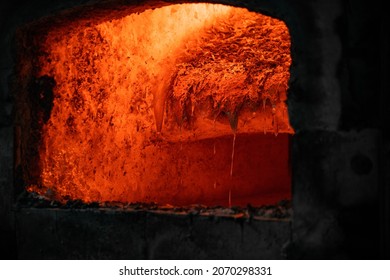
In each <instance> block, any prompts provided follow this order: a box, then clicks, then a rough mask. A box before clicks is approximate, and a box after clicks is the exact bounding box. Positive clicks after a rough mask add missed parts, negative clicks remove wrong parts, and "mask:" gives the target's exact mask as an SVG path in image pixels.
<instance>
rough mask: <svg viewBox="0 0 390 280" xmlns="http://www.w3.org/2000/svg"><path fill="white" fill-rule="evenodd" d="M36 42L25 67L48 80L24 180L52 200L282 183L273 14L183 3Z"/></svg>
mask: <svg viewBox="0 0 390 280" xmlns="http://www.w3.org/2000/svg"><path fill="white" fill-rule="evenodd" d="M69 30H71V31H69ZM37 45H38V46H37V49H39V51H38V52H37V53H38V60H37V62H36V64H35V65H34V67H35V68H36V72H35V74H34V75H35V77H36V78H37V79H38V78H41V77H50V78H52V79H53V80H54V81H55V86H54V87H53V95H54V99H53V106H52V108H51V111H50V118H49V119H48V120H47V121H45V122H43V125H42V128H41V141H40V147H39V159H38V160H39V162H38V164H39V169H40V175H39V178H27V179H26V181H27V182H29V183H30V186H29V188H28V190H29V191H35V192H38V193H40V194H41V195H45V196H48V197H49V196H50V198H51V199H57V200H60V201H66V200H69V199H81V200H82V201H84V202H91V201H120V202H137V201H142V202H158V203H170V204H176V205H184V204H191V203H203V204H216V203H219V204H222V205H226V204H229V206H230V205H231V204H232V203H233V204H235V203H236V204H244V205H246V204H247V203H249V202H251V201H248V197H249V198H251V197H254V194H256V195H258V197H260V198H259V201H261V203H263V202H269V201H273V199H272V198H270V199H269V201H267V195H266V194H271V193H278V194H279V193H282V194H289V192H290V177H289V176H290V175H289V171H288V170H289V167H288V163H287V159H288V135H287V134H293V129H292V128H291V126H290V125H289V120H288V114H287V107H286V103H285V101H286V99H287V88H288V86H287V84H288V80H289V67H290V64H291V57H290V37H289V33H288V29H287V27H286V25H285V24H284V23H283V22H282V21H280V20H277V19H274V18H271V17H268V16H264V15H261V14H257V13H253V12H249V11H247V10H246V9H241V8H233V7H229V6H223V5H211V4H181V5H171V6H165V7H161V8H157V9H147V10H145V11H143V12H140V13H132V14H129V15H127V16H124V17H119V18H113V19H110V20H106V21H99V22H96V23H94V22H92V23H90V24H80V25H79V26H77V22H76V23H75V24H74V25H72V28H70V29H69V28H67V27H57V28H53V29H52V30H49V31H48V32H47V34H46V35H45V36H44V38H43V39H42V40H41V41H40V42H39V44H37ZM263 131H264V132H273V133H274V134H275V135H277V134H279V135H278V136H277V137H275V136H274V135H272V136H271V135H270V136H268V135H267V136H264V135H262V133H263ZM236 134H238V136H237V143H236ZM232 135H234V140H233V147H232V146H231V136H232ZM232 148H233V150H232ZM234 150H236V151H234ZM252 157H256V158H252ZM233 159H234V176H233ZM229 172H230V176H229ZM259 173H261V174H260V175H259ZM230 177H232V178H230ZM227 192H228V193H229V199H228V202H227V200H226V193H227ZM239 192H241V193H242V195H241V196H242V200H239V199H238V197H236V196H237V193H239ZM233 194H234V197H232V195H233ZM238 196H239V195H238ZM287 196H288V195H287ZM279 198H281V197H280V196H278V199H279ZM283 198H284V197H283ZM249 200H250V199H249ZM274 200H275V199H274ZM245 201H246V202H245ZM257 202H258V201H253V203H257Z"/></svg>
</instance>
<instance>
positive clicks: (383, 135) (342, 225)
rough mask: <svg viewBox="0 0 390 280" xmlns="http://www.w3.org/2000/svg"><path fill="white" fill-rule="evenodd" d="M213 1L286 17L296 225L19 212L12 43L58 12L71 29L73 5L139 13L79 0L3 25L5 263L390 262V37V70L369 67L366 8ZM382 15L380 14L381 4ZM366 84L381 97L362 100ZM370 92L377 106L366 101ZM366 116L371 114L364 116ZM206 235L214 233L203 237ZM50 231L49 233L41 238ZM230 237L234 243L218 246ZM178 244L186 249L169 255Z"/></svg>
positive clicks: (86, 11)
mask: <svg viewBox="0 0 390 280" xmlns="http://www.w3.org/2000/svg"><path fill="white" fill-rule="evenodd" d="M210 2H213V3H223V4H230V5H234V6H241V7H246V8H248V9H249V10H252V11H258V12H262V13H266V14H270V15H272V16H275V17H277V18H280V19H282V20H283V21H284V22H285V23H286V24H287V26H288V27H289V29H290V34H291V39H292V58H293V64H292V67H291V71H290V72H291V78H290V88H289V93H288V106H289V114H290V120H291V123H292V126H293V127H294V129H295V130H296V132H297V134H296V135H295V136H294V138H293V140H292V142H293V149H292V168H293V169H292V172H293V177H292V186H293V187H292V188H293V210H294V216H293V219H292V220H291V221H289V220H288V221H282V220H277V221H269V220H267V221H264V220H262V221H247V220H243V219H232V218H217V217H212V218H210V217H198V216H193V215H179V216H177V215H172V216H171V215H161V214H159V213H153V212H148V211H138V212H137V211H136V212H131V213H127V212H125V211H110V210H106V209H81V210H52V209H33V208H15V207H14V202H15V199H16V197H17V196H18V194H19V193H20V190H18V189H17V185H18V183H17V182H14V180H13V178H14V172H13V165H12V164H10V162H15V154H14V152H13V151H14V150H17V143H14V141H13V139H14V128H15V124H14V123H13V118H12V114H11V113H10V112H11V111H12V108H13V98H12V94H17V92H12V90H11V89H10V87H9V84H8V83H7V81H6V80H7V79H8V77H9V75H10V74H11V73H12V71H14V64H13V63H14V60H13V55H12V54H11V49H12V48H13V47H14V46H15V45H14V43H13V41H12V39H11V38H13V37H14V35H15V34H14V33H15V29H16V28H17V26H19V25H22V24H23V23H25V22H29V21H31V20H33V19H38V18H40V17H42V16H46V15H50V14H52V13H55V14H58V20H59V21H61V20H69V14H68V13H67V12H60V11H62V10H66V9H70V8H71V9H76V10H78V13H77V15H78V16H79V17H81V18H83V17H84V18H88V17H89V16H91V15H92V14H98V13H100V12H104V11H107V10H109V9H114V10H115V9H120V7H121V5H132V4H131V3H123V2H120V1H94V3H88V5H85V3H83V1H80V2H79V1H75V2H72V3H69V2H68V3H66V4H62V5H58V6H57V5H55V4H47V3H44V1H43V2H42V3H41V2H38V3H34V5H35V6H34V8H33V9H29V10H31V11H33V12H31V13H30V14H29V15H28V16H26V15H24V14H23V11H20V10H19V11H16V12H15V15H16V17H15V18H13V19H9V20H8V21H6V24H5V25H4V26H5V28H4V29H5V30H6V34H7V36H8V37H4V38H3V41H2V49H3V50H4V51H3V52H4V53H5V54H7V55H6V56H4V59H3V60H2V65H3V67H2V79H3V82H2V83H3V89H5V90H4V93H3V96H2V99H3V100H4V101H5V102H2V104H4V105H2V107H1V110H2V111H1V113H2V123H1V125H2V127H1V130H2V135H1V137H2V143H4V145H3V147H4V148H2V150H1V152H2V154H1V158H0V159H1V165H2V170H4V171H2V172H4V179H3V182H2V185H1V189H0V191H1V192H2V194H3V197H4V199H3V203H2V204H0V206H1V219H2V220H3V221H4V223H3V224H4V229H2V234H3V235H4V238H3V239H7V240H13V241H15V242H14V243H12V242H7V241H4V244H7V245H8V244H13V245H11V251H13V252H15V254H14V255H12V256H11V255H7V256H6V257H16V256H18V257H19V258H225V257H227V258H384V257H388V244H389V243H388V234H387V233H388V223H387V221H388V217H389V216H388V204H389V199H388V196H389V192H388V187H389V180H388V177H386V173H385V172H384V171H385V170H386V167H387V168H388V167H389V158H388V155H387V156H386V154H385V153H384V151H385V150H386V147H388V146H389V145H388V144H389V141H388V138H387V137H388V133H387V130H385V129H384V127H385V126H384V124H385V123H386V121H387V120H388V119H386V118H388V117H386V114H384V112H385V111H384V110H383V109H384V104H385V102H384V101H385V100H387V98H388V97H386V96H384V92H383V91H384V86H383V85H381V84H380V83H377V80H376V77H378V76H379V77H385V75H386V73H387V72H386V71H387V69H386V67H385V66H386V65H388V60H386V59H388V56H387V55H388V53H387V49H386V48H385V47H386V44H387V42H388V41H387V40H388V38H385V40H384V41H381V42H378V45H377V48H378V46H379V48H380V50H381V55H382V58H383V60H382V62H380V61H378V60H374V61H375V62H373V61H371V60H370V59H367V57H366V56H369V55H370V53H371V52H370V51H372V50H373V47H372V46H371V45H368V44H367V45H366V41H364V40H363V39H361V40H362V41H359V40H358V39H359V38H361V37H359V32H360V31H366V28H364V27H355V25H354V24H355V23H357V22H359V19H358V16H356V14H359V16H361V15H364V13H363V12H361V10H359V9H360V8H361V7H362V6H363V5H362V4H364V3H363V2H364V1H362V2H361V3H359V4H348V3H346V2H343V1H331V2H329V1H316V2H314V3H311V4H308V3H303V1H302V2H301V1H295V2H289V1H282V0H281V1H273V2H270V3H269V2H267V1H261V2H258V1H256V3H255V2H254V1H253V2H252V1H242V2H241V1H223V2H219V1H210ZM169 3H178V2H176V1H170V2H157V1H156V2H150V1H148V2H142V3H137V4H146V5H148V6H149V7H151V6H155V7H157V6H159V5H165V4H169ZM354 5H355V6H354ZM22 7H28V6H27V5H26V6H22ZM26 9H28V8H26ZM376 9H377V10H376V11H377V12H378V13H379V14H380V12H379V11H380V7H379V6H376ZM372 17H373V16H372V14H366V15H365V17H364V19H365V22H364V23H365V24H367V25H369V26H373V23H372V20H373V18H372ZM384 18H385V17H383V19H382V20H383V21H382V22H381V27H382V28H384V27H385V22H384ZM359 28H360V29H359ZM376 30H381V29H376ZM377 32H378V33H379V31H377ZM374 34H375V33H374ZM366 35H367V36H369V35H368V34H366ZM375 35H376V34H375ZM382 35H383V36H385V33H383V34H382ZM372 38H373V39H375V38H377V37H375V36H373V37H372ZM362 48H363V50H362ZM377 48H376V49H377ZM369 58H372V57H369ZM360 67H366V68H368V69H370V70H371V71H368V70H363V69H361V68H360ZM359 77H362V80H363V81H366V82H365V83H364V82H362V80H360V79H359ZM10 84H12V83H10ZM372 84H373V85H374V87H373V88H372V87H370V85H372ZM369 87H370V90H372V91H373V93H371V92H370V94H369V93H367V92H365V90H367V89H368V88H369ZM371 94H372V95H374V96H376V98H372V99H371V98H369V97H368V96H370V95H371ZM373 100H381V101H382V102H381V104H382V106H383V107H380V108H381V110H377V109H378V106H377V103H376V102H375V101H373ZM364 109H367V110H368V112H369V113H368V114H362V112H364ZM16 130H17V129H16ZM15 178H17V175H16V176H15ZM362 220H364V223H363V222H362ZM205 227H207V228H211V230H210V231H209V232H204V230H203V228H205ZM42 228H43V229H44V230H43V231H40V229H42ZM101 232H104V233H105V234H101ZM222 232H229V234H228V235H224V236H223V237H222V238H221V233H222ZM76 236H77V237H76ZM129 236H130V237H129ZM378 237H379V238H378ZM47 240H50V241H51V242H47ZM120 240H126V242H125V243H122V244H126V245H125V246H116V245H115V244H116V242H119V243H120ZM206 240H208V241H206ZM221 240H222V241H221ZM173 244H175V245H178V246H180V248H181V249H180V250H178V251H177V252H175V253H172V252H169V250H168V248H170V246H172V245H173ZM226 244H229V245H228V247H226ZM254 245H255V246H254ZM13 246H14V247H13ZM38 248H42V249H38ZM206 248H209V249H206ZM210 248H211V249H210ZM226 248H228V249H227V250H226ZM16 252H17V254H16Z"/></svg>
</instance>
